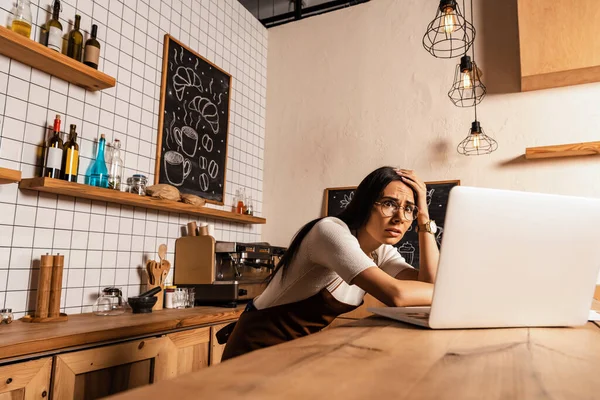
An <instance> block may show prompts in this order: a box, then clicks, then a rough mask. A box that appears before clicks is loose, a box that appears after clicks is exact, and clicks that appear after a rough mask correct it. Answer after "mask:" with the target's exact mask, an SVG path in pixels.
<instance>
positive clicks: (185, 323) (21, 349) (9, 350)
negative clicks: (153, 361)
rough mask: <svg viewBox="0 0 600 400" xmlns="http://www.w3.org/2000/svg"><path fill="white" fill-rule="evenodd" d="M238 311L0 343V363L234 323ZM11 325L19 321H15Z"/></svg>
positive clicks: (240, 310) (240, 311)
mask: <svg viewBox="0 0 600 400" xmlns="http://www.w3.org/2000/svg"><path fill="white" fill-rule="evenodd" d="M242 311H243V310H242V309H231V310H226V309H225V310H224V311H223V312H222V313H216V314H208V315H194V316H190V317H183V318H174V319H168V320H165V321H158V322H150V323H146V324H139V325H133V326H122V327H118V328H111V329H106V330H100V331H91V332H78V333H74V334H69V335H65V336H60V337H52V338H39V339H33V340H29V341H23V342H19V343H17V344H15V343H12V344H8V345H6V346H4V345H2V344H0V364H1V363H4V362H5V361H6V359H12V358H15V357H23V356H35V355H36V354H38V353H48V352H58V351H61V350H65V349H69V348H71V347H81V346H85V345H88V346H93V345H94V344H103V343H107V342H111V341H115V340H127V339H130V338H131V339H133V338H137V337H140V336H145V335H153V334H162V333H170V332H173V331H177V330H181V329H184V328H190V329H191V328H195V327H197V328H201V327H203V326H210V325H215V324H219V323H223V322H228V321H235V320H237V319H238V318H239V316H240V314H241V313H242ZM14 323H22V322H20V321H15V322H14Z"/></svg>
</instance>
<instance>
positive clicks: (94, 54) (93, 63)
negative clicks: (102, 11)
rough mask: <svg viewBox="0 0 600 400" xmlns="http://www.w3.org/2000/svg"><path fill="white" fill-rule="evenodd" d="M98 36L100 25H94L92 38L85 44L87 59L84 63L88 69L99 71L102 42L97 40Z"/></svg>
mask: <svg viewBox="0 0 600 400" xmlns="http://www.w3.org/2000/svg"><path fill="white" fill-rule="evenodd" d="M97 35H98V25H96V24H94V25H92V36H91V37H90V38H89V39H88V40H86V42H85V58H84V60H83V63H84V64H85V65H87V66H88V67H92V68H94V69H98V61H99V60H100V42H99V41H98V40H97V39H96V36H97Z"/></svg>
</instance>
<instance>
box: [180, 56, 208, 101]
mask: <svg viewBox="0 0 600 400" xmlns="http://www.w3.org/2000/svg"><path fill="white" fill-rule="evenodd" d="M182 54H183V52H182ZM188 87H195V88H198V89H200V90H202V80H200V77H199V76H198V74H196V73H195V72H194V70H193V69H191V68H187V67H183V66H180V67H177V72H176V73H175V76H174V77H173V88H174V89H175V95H176V96H177V100H179V101H181V100H183V95H184V94H185V89H186V88H188Z"/></svg>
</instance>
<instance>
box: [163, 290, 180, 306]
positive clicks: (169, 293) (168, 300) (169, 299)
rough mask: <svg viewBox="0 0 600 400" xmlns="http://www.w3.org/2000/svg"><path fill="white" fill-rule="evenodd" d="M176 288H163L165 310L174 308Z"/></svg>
mask: <svg viewBox="0 0 600 400" xmlns="http://www.w3.org/2000/svg"><path fill="white" fill-rule="evenodd" d="M175 289H177V286H165V308H175V304H174V303H173V300H174V296H175Z"/></svg>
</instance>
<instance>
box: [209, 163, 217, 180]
mask: <svg viewBox="0 0 600 400" xmlns="http://www.w3.org/2000/svg"><path fill="white" fill-rule="evenodd" d="M218 173H219V166H218V165H217V163H216V162H215V160H210V164H208V175H210V177H211V178H213V179H215V178H216V177H217V174H218Z"/></svg>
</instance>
